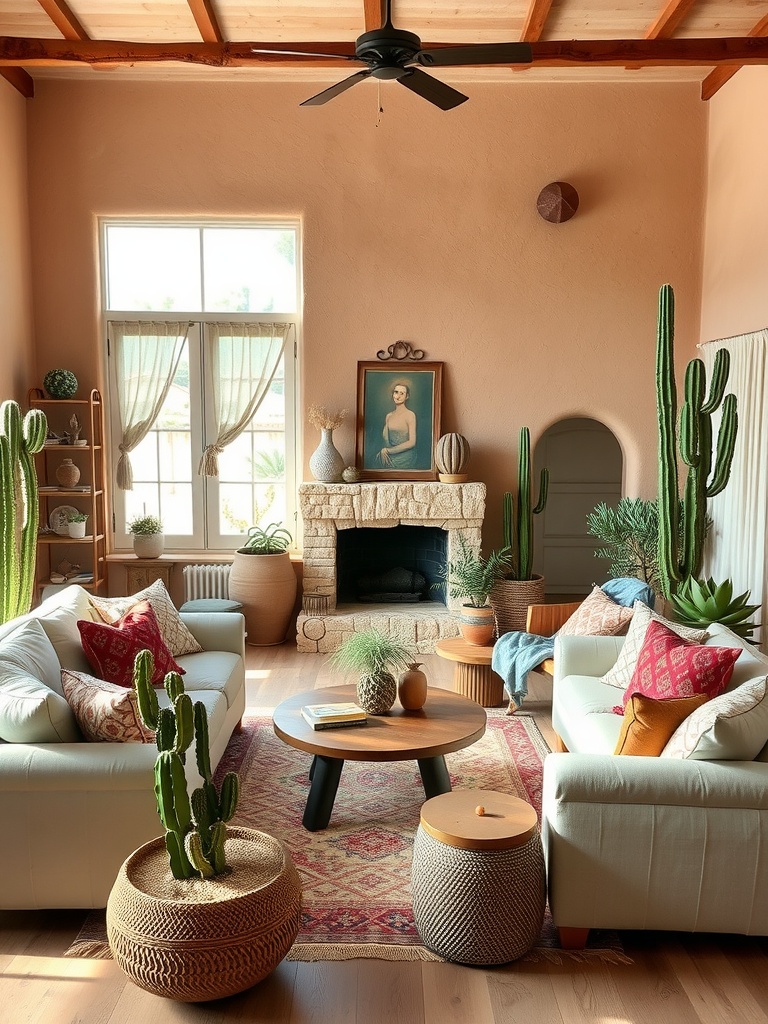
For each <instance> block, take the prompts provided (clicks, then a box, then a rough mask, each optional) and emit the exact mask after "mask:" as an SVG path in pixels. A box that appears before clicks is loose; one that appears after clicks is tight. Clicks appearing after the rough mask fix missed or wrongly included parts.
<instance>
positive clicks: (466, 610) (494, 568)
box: [437, 535, 512, 647]
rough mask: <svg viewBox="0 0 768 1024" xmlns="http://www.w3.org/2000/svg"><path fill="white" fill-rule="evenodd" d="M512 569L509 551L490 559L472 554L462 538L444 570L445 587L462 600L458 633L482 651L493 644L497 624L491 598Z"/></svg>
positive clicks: (453, 595)
mask: <svg viewBox="0 0 768 1024" xmlns="http://www.w3.org/2000/svg"><path fill="white" fill-rule="evenodd" d="M511 566H512V552H511V551H510V549H509V548H502V549H501V550H499V551H492V552H491V553H490V555H489V556H488V557H487V558H483V556H482V555H481V554H480V552H475V551H473V550H472V549H471V548H470V546H469V545H468V544H467V541H466V538H465V537H464V536H463V535H460V536H459V554H458V557H457V558H455V559H453V560H452V561H449V562H448V565H447V566H446V567H445V568H444V569H443V570H442V572H441V576H442V580H443V582H442V583H438V584H437V586H442V585H445V586H447V588H448V593H449V594H450V596H451V597H454V598H463V599H464V600H463V603H462V606H461V612H460V613H459V630H460V631H461V635H462V636H463V637H464V639H465V640H466V641H467V643H470V644H476V645H477V646H479V647H482V646H484V645H485V644H488V643H490V642H491V640H492V638H493V633H494V628H495V622H494V610H493V608H492V607H491V605H490V604H489V603H488V597H489V595H490V593H491V591H492V590H493V588H494V586H495V585H496V584H497V583H498V581H499V580H502V579H504V578H505V576H506V574H507V573H508V572H509V571H510V568H511Z"/></svg>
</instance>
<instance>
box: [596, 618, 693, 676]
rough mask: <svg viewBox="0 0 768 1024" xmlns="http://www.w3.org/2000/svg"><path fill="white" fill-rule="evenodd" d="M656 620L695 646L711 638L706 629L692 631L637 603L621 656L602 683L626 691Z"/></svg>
mask: <svg viewBox="0 0 768 1024" xmlns="http://www.w3.org/2000/svg"><path fill="white" fill-rule="evenodd" d="M653 620H655V621H656V622H660V623H661V624H662V626H666V627H667V629H671V630H672V632H673V633H677V635H678V636H681V637H683V639H684V640H691V641H692V642H693V643H695V644H703V643H704V641H705V640H706V639H707V637H708V636H709V633H708V632H707V631H706V629H691V628H690V627H689V626H681V625H680V623H679V622H670V620H669V619H665V618H664V616H663V615H659V614H658V613H657V612H654V611H651V609H650V608H649V607H648V605H647V604H643V602H642V601H635V603H634V604H633V605H632V621H631V622H630V624H629V629H628V630H627V638H626V640H625V641H624V645H623V647H622V648H621V650H620V651H619V656H618V658H617V659H616V663H615V664H614V666H613V668H611V669H609V670H608V671H607V672H606V673H605V675H604V676H603V678H602V679H601V680H600V682H601V683H608V685H609V686H616V687H618V689H620V690H626V688H627V687H628V686H629V681H630V679H631V678H632V674H633V672H634V671H635V666H636V665H637V659H638V657H639V656H640V648H641V647H642V646H643V641H644V640H645V634H646V632H647V631H648V626H649V625H650V623H651V622H652V621H653Z"/></svg>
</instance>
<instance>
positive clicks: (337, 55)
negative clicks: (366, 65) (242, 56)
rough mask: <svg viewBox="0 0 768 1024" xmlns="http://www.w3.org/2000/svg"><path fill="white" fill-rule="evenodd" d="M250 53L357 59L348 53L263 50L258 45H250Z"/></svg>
mask: <svg viewBox="0 0 768 1024" xmlns="http://www.w3.org/2000/svg"><path fill="white" fill-rule="evenodd" d="M251 53H275V54H278V55H280V56H282V55H283V54H287V55H288V56H289V57H333V58H335V59H336V60H357V57H355V56H354V55H352V54H348V53H316V52H315V51H314V50H265V49H263V48H262V47H260V46H252V47H251Z"/></svg>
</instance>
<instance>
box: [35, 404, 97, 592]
mask: <svg viewBox="0 0 768 1024" xmlns="http://www.w3.org/2000/svg"><path fill="white" fill-rule="evenodd" d="M29 407H30V408H31V409H42V411H43V412H44V413H45V415H46V416H47V418H48V429H49V430H52V431H55V432H56V433H57V434H61V433H62V432H63V431H65V430H67V429H68V428H69V421H70V418H71V416H72V414H73V413H77V415H78V418H79V419H80V421H81V423H82V428H81V429H82V433H83V436H84V437H85V438H86V440H87V441H88V444H85V445H71V444H52V445H49V444H46V446H45V447H44V448H43V450H42V451H41V452H39V453H38V454H37V456H36V459H37V479H38V484H39V488H40V491H39V495H40V498H39V500H40V529H41V530H42V529H43V528H44V527H46V526H49V525H50V516H51V512H52V511H53V509H54V508H55V507H56V506H57V505H71V506H72V507H73V508H77V509H79V510H80V511H81V512H84V513H85V514H86V515H87V516H88V526H87V528H88V529H89V530H90V532H89V533H88V534H87V536H85V537H66V536H60V535H59V534H57V533H44V532H41V533H38V537H37V570H36V575H37V589H38V592H39V591H41V590H42V589H43V587H45V586H47V585H48V584H49V583H50V582H51V573H52V572H55V571H56V567H57V565H59V563H60V562H61V561H62V560H64V559H66V560H68V561H69V562H71V563H73V564H77V565H80V566H81V569H82V572H84V573H92V574H93V580H92V581H87V580H86V581H82V580H76V582H77V583H79V584H80V586H82V587H85V588H86V589H87V590H90V591H92V592H93V593H99V592H100V591H101V590H103V589H104V588H105V586H106V569H107V561H106V556H107V550H106V535H107V530H106V513H105V505H104V488H105V484H106V476H105V467H104V407H103V404H102V400H101V395H100V394H99V392H98V391H96V390H93V391H91V392H90V394H89V396H88V398H64V399H57V398H46V397H45V395H44V393H43V391H41V390H40V388H30V391H29ZM62 459H72V461H73V462H74V463H75V465H76V466H77V467H78V469H79V470H80V482H79V485H78V487H76V488H68V487H59V486H58V485H57V483H56V469H57V467H58V465H59V463H60V462H61V460H62ZM83 487H87V488H88V489H87V490H83V489H82V488H83Z"/></svg>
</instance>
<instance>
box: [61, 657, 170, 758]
mask: <svg viewBox="0 0 768 1024" xmlns="http://www.w3.org/2000/svg"><path fill="white" fill-rule="evenodd" d="M61 685H62V686H63V687H64V693H65V695H66V698H67V700H68V701H69V706H70V707H71V708H72V710H73V711H74V713H75V718H76V719H77V722H78V725H79V726H80V728H81V729H82V731H83V735H84V736H85V738H86V739H87V740H91V741H92V742H95V743H153V742H154V739H155V734H154V733H153V732H152V731H151V730H150V729H147V728H146V726H145V725H144V723H143V722H142V720H141V716H140V715H139V704H138V697H137V696H136V691H135V690H133V689H131V690H128V689H126V688H125V687H124V686H118V685H117V683H108V682H107V681H106V680H105V679H97V678H96V677H95V676H90V675H88V673H87V672H71V671H70V670H69V669H66V668H65V669H62V670H61Z"/></svg>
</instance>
